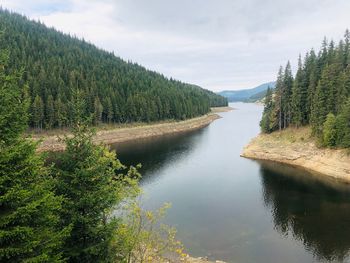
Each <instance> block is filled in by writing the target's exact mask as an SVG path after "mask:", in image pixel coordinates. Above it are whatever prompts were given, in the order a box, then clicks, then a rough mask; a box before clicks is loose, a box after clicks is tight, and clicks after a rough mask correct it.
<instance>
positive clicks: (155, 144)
mask: <svg viewBox="0 0 350 263" xmlns="http://www.w3.org/2000/svg"><path fill="white" fill-rule="evenodd" d="M205 130H206V129H205V128H204V129H200V130H197V131H191V132H185V133H181V134H173V135H168V136H161V137H156V138H148V139H141V140H135V141H133V142H126V143H123V144H117V145H113V146H112V148H113V149H116V151H117V154H118V158H119V159H120V160H121V162H122V163H123V164H124V165H127V166H129V165H136V164H138V163H141V164H142V168H141V169H140V172H141V174H142V180H141V184H144V183H150V182H152V181H154V180H155V179H156V178H157V177H156V176H155V175H156V174H157V173H156V171H157V170H159V169H161V168H164V167H166V166H167V165H169V164H172V163H173V162H174V161H178V160H180V159H182V158H185V157H186V156H188V154H189V153H190V152H191V151H192V150H194V149H195V145H198V144H200V142H199V140H200V139H201V138H202V137H203V134H204V132H205ZM158 175H159V174H158Z"/></svg>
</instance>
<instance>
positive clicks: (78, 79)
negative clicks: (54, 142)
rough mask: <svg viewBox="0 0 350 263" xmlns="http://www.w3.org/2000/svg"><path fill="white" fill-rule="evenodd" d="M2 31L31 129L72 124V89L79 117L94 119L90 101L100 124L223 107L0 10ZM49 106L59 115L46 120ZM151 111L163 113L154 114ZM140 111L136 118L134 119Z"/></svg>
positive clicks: (195, 90)
mask: <svg viewBox="0 0 350 263" xmlns="http://www.w3.org/2000/svg"><path fill="white" fill-rule="evenodd" d="M2 29H6V30H5V31H4V37H3V39H0V46H1V47H4V48H7V49H8V50H10V51H11V55H12V56H11V58H10V59H11V61H10V63H9V67H8V69H9V71H15V70H18V69H19V68H20V67H21V66H22V65H25V67H26V71H25V74H24V76H23V79H22V81H25V82H28V86H29V96H30V99H31V101H32V105H31V108H30V113H31V118H30V125H31V126H33V127H35V128H52V126H53V127H62V126H70V125H72V123H74V120H73V119H72V118H74V113H73V112H72V111H73V108H72V107H71V102H72V101H73V100H74V96H75V94H74V90H75V89H79V90H80V91H81V95H83V96H84V97H85V98H86V103H85V105H84V109H83V113H84V114H85V115H86V116H85V117H88V116H90V115H94V113H95V110H97V112H96V113H99V112H98V110H99V109H96V108H95V105H94V104H95V98H99V99H100V100H101V101H100V102H101V104H102V105H103V115H102V118H101V122H131V121H137V120H141V119H142V120H143V121H151V120H152V121H157V120H165V119H183V118H190V117H195V116H199V115H203V114H206V113H208V112H209V111H210V107H214V106H226V105H227V100H226V99H225V98H224V97H221V96H219V95H217V94H215V93H214V92H211V91H208V90H204V89H202V88H200V87H198V86H195V85H191V84H187V83H183V82H180V81H176V80H173V79H168V78H166V77H164V76H163V75H161V74H158V73H156V72H153V71H150V70H147V69H145V68H144V67H142V66H140V65H138V64H135V63H132V62H125V61H123V60H122V59H120V58H119V57H116V56H115V55H114V54H113V53H109V52H106V51H103V50H101V49H98V48H97V47H95V46H94V45H92V44H90V43H87V42H86V41H82V40H79V39H77V38H74V37H71V36H69V35H65V34H62V33H61V32H58V31H56V30H54V29H52V28H47V27H45V26H44V25H43V24H42V23H38V22H34V21H30V20H28V19H27V18H25V17H23V16H20V15H18V14H15V13H11V12H8V11H6V10H3V9H1V8H0V30H2ZM156 97H159V98H160V100H159V101H157V103H156V105H157V109H156V108H155V107H154V105H153V104H154V100H155V98H156ZM139 98H143V99H142V101H141V102H142V103H141V105H140V107H139V108H136V104H137V103H138V102H137V101H136V100H138V99H139ZM58 99H60V102H59V103H58V102H57V100H58ZM134 100H135V101H134ZM52 101H54V103H53V102H52ZM55 102H57V104H58V105H56V106H57V107H58V106H59V108H60V109H61V110H60V111H59V112H58V113H54V115H52V112H53V111H55V110H56V109H55V107H52V104H55ZM158 103H160V104H158ZM125 104H127V105H125ZM172 104H173V106H174V107H173V109H172V110H170V105H172ZM145 105H146V106H145ZM175 105H176V107H175ZM184 105H188V107H187V106H186V107H185V106H184ZM54 106H55V105H54ZM148 106H150V107H148ZM52 109H53V110H52ZM157 111H163V114H154V112H157ZM140 112H141V113H142V116H139V115H138V114H139V113H140ZM98 115H99V114H98ZM52 116H54V119H52ZM58 118H60V119H58ZM98 119H99V118H97V119H96V118H92V119H91V122H94V123H97V122H100V121H99V120H98Z"/></svg>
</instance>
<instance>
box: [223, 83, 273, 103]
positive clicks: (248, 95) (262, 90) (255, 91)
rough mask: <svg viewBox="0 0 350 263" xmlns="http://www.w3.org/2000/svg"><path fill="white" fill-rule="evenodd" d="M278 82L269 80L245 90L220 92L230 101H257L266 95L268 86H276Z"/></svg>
mask: <svg viewBox="0 0 350 263" xmlns="http://www.w3.org/2000/svg"><path fill="white" fill-rule="evenodd" d="M275 85H276V82H274V81H272V82H268V83H264V84H261V85H259V86H257V87H255V88H252V89H243V90H224V91H221V92H219V93H218V94H219V95H221V96H223V97H225V98H227V99H228V101H230V102H235V101H243V102H255V101H257V100H261V99H262V98H264V96H265V95H266V90H267V88H268V87H270V88H274V87H275Z"/></svg>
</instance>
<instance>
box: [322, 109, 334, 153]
mask: <svg viewBox="0 0 350 263" xmlns="http://www.w3.org/2000/svg"><path fill="white" fill-rule="evenodd" d="M322 132H323V138H322V139H323V141H322V143H323V145H325V146H330V147H334V146H335V145H336V142H337V141H336V140H337V130H336V119H335V116H334V114H333V113H329V114H328V115H327V117H326V121H325V122H324V124H323V129H322Z"/></svg>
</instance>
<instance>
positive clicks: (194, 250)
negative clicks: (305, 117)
mask: <svg viewBox="0 0 350 263" xmlns="http://www.w3.org/2000/svg"><path fill="white" fill-rule="evenodd" d="M230 106H231V107H234V108H235V110H234V111H231V112H226V113H220V115H221V116H222V117H223V118H221V119H219V120H216V121H215V122H213V123H212V124H210V125H209V126H207V127H205V128H203V129H201V130H198V131H195V132H190V133H186V134H180V135H173V136H166V137H161V138H156V139H147V140H141V141H137V142H133V143H128V144H124V145H115V146H114V147H115V148H116V149H117V152H118V156H119V158H120V159H121V161H122V162H123V163H124V164H127V165H130V164H137V163H142V165H143V167H142V169H141V173H142V175H143V178H142V181H141V186H142V188H143V190H144V192H145V196H144V197H143V198H142V205H143V206H144V207H145V208H147V209H155V208H157V207H160V206H161V205H162V204H163V203H164V202H170V203H171V204H172V207H171V208H170V210H169V211H168V215H167V217H166V218H165V221H166V223H167V224H170V225H172V226H175V227H176V228H177V230H178V235H177V236H178V239H179V240H181V241H182V242H183V243H184V245H185V247H186V248H187V252H189V253H190V254H191V255H193V256H208V257H209V258H211V259H217V260H225V261H227V262H240V263H245V262H267V263H274V262H283V263H287V262H293V263H294V262H350V256H349V251H350V250H349V249H350V190H349V188H350V186H347V185H343V184H340V183H339V184H338V183H336V182H333V181H329V180H325V179H321V178H320V177H317V176H314V175H311V174H309V173H308V172H305V171H303V170H300V169H296V168H292V167H289V166H286V165H279V164H275V163H269V162H263V163H262V162H257V161H253V160H249V159H245V158H241V157H240V152H241V151H242V148H243V147H244V145H245V144H247V143H248V142H249V140H250V139H252V138H253V137H254V136H256V135H257V134H258V133H259V120H260V117H261V112H262V107H261V106H258V105H255V104H245V103H233V104H231V105H230Z"/></svg>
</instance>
